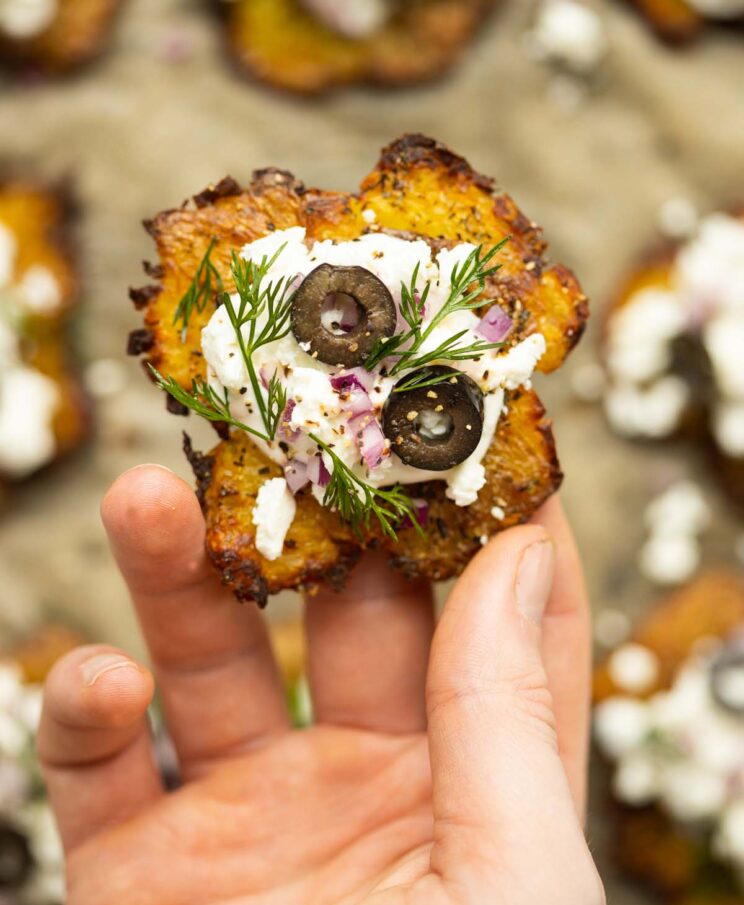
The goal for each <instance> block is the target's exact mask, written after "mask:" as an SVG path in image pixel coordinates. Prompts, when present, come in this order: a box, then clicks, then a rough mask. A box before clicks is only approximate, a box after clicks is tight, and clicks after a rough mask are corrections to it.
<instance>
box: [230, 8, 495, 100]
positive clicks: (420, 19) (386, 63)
mask: <svg viewBox="0 0 744 905" xmlns="http://www.w3.org/2000/svg"><path fill="white" fill-rule="evenodd" d="M499 2H500V0H406V2H405V3H404V4H403V6H402V9H401V10H400V11H399V12H398V13H396V15H395V16H394V18H393V19H392V20H391V21H390V23H388V25H386V26H385V27H384V28H383V29H382V30H381V31H380V32H379V33H377V34H375V35H373V36H372V37H370V38H368V39H366V40H351V39H349V38H346V37H344V36H342V35H339V34H337V33H336V32H334V31H332V30H331V29H329V28H327V27H326V26H325V25H324V24H323V23H321V22H319V21H317V20H316V19H315V18H314V17H313V16H311V15H309V14H308V13H307V12H306V11H305V10H304V9H303V8H302V6H301V4H300V2H299V0H237V2H231V3H225V2H224V0H216V2H215V6H216V8H217V10H218V13H219V14H220V16H221V18H222V19H223V20H224V23H225V34H226V43H227V48H228V52H229V53H230V55H231V56H232V58H233V60H234V61H235V63H236V64H237V66H238V67H239V68H240V69H241V70H243V71H245V72H247V73H249V74H250V75H252V76H254V77H256V78H259V79H261V80H262V81H265V82H267V83H268V84H270V85H272V86H273V87H275V88H279V89H282V90H285V91H292V92H296V93H299V94H306V95H314V94H320V93H322V92H324V91H327V90H329V89H332V88H337V87H340V86H343V85H349V84H353V83H359V82H365V83H369V84H374V85H387V86H395V85H406V84H411V83H414V82H421V81H425V80H427V79H432V78H435V77H436V76H439V75H441V74H442V73H444V72H445V71H446V70H447V69H449V68H450V67H451V66H452V65H454V63H455V62H456V61H457V59H458V58H459V56H460V55H461V54H462V52H463V50H464V48H465V47H466V45H467V44H468V43H470V41H472V39H473V38H474V36H475V34H476V32H477V30H478V28H479V26H481V25H482V24H483V23H484V22H485V20H486V19H487V17H488V15H489V13H490V12H491V11H492V10H493V8H494V7H496V6H497V5H498V3H499Z"/></svg>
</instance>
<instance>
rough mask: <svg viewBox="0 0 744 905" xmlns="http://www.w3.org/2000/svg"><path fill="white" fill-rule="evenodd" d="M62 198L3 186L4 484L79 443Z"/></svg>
mask: <svg viewBox="0 0 744 905" xmlns="http://www.w3.org/2000/svg"><path fill="white" fill-rule="evenodd" d="M70 221H71V206H70V203H69V200H68V199H67V198H66V196H65V193H64V192H62V191H58V190H55V189H50V188H48V187H45V186H42V185H38V184H34V183H32V182H29V181H25V180H15V181H13V180H11V181H7V182H4V183H2V182H0V483H2V482H3V481H6V482H8V481H18V480H22V479H24V478H27V477H29V476H30V475H32V474H33V473H34V472H35V471H38V470H39V469H40V468H42V467H44V466H46V465H48V464H50V463H51V462H53V461H54V460H55V459H57V458H59V457H60V456H63V455H64V454H65V453H67V452H69V451H70V450H72V449H73V448H74V447H76V446H77V445H78V444H80V443H81V441H82V440H83V438H84V437H85V435H86V433H87V430H88V411H87V403H86V400H85V396H84V393H83V390H82V387H81V384H80V381H79V379H78V375H77V371H76V368H75V367H74V364H73V361H72V356H71V353H70V351H69V348H68V345H69V322H70V318H71V316H72V314H73V312H74V309H75V307H76V305H77V302H78V298H79V292H80V287H79V283H78V277H77V273H76V269H75V265H74V260H73V254H72V249H71V247H70V242H71V235H70V230H71V222H70Z"/></svg>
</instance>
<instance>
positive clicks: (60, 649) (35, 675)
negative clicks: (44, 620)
mask: <svg viewBox="0 0 744 905" xmlns="http://www.w3.org/2000/svg"><path fill="white" fill-rule="evenodd" d="M83 643H84V641H83V638H82V636H81V635H79V634H78V633H77V632H75V631H73V630H72V629H70V628H68V627H67V626H64V625H53V624H52V625H47V626H44V627H43V628H41V629H40V630H39V631H37V632H36V633H35V634H33V635H32V636H31V637H30V638H27V639H26V640H25V641H23V642H22V643H21V644H19V645H18V646H17V647H15V648H13V649H12V650H11V651H10V652H9V654H8V657H9V659H10V660H12V662H13V663H15V664H16V666H17V667H18V668H19V669H20V670H21V673H22V675H23V680H24V682H27V683H28V684H34V683H38V682H43V681H44V679H46V677H47V675H48V674H49V672H50V670H51V668H52V667H53V666H54V664H55V663H56V662H57V660H59V659H60V658H61V657H63V656H64V655H65V654H67V653H69V652H70V651H71V650H73V649H74V648H76V647H77V646H78V645H79V644H83Z"/></svg>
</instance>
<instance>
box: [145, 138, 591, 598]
mask: <svg viewBox="0 0 744 905" xmlns="http://www.w3.org/2000/svg"><path fill="white" fill-rule="evenodd" d="M370 211H372V212H374V215H375V224H376V228H378V229H382V230H391V231H394V232H395V233H398V234H400V233H403V234H406V235H410V234H415V235H416V236H421V237H424V238H427V239H429V240H430V241H432V242H435V243H443V244H445V245H446V244H448V243H449V244H454V243H456V242H472V243H474V244H481V243H482V244H483V245H484V247H493V246H495V245H497V244H498V243H499V242H500V241H501V240H502V239H503V238H504V237H506V236H509V237H511V238H510V241H509V243H508V244H507V245H506V246H505V248H504V249H503V251H502V252H501V253H500V256H499V263H501V264H502V265H503V266H502V269H501V270H499V271H498V272H497V273H496V274H495V275H494V276H492V277H491V278H490V284H489V286H488V297H489V304H491V303H492V302H493V301H494V300H496V301H498V303H499V305H500V306H501V307H503V308H504V309H505V310H506V311H507V312H509V314H510V315H511V317H512V318H513V322H514V324H515V329H514V333H513V336H510V339H509V343H517V342H518V341H520V340H521V339H524V338H525V337H526V336H529V335H530V334H532V333H535V332H537V331H539V332H541V333H542V334H543V335H544V337H545V339H546V342H547V350H546V352H545V355H544V356H543V358H542V359H541V360H540V362H539V364H538V369H539V370H542V371H544V372H548V371H552V370H554V369H555V368H557V367H558V366H559V365H560V364H561V363H562V361H563V360H564V358H565V357H566V355H567V354H568V353H569V352H570V350H571V349H572V348H573V346H574V345H575V343H576V342H577V341H578V339H579V337H580V336H581V333H582V331H583V329H584V323H585V320H586V317H587V300H586V297H585V296H584V295H583V293H582V291H581V288H580V287H579V284H578V283H577V281H576V279H575V277H574V276H573V274H572V273H571V272H570V271H569V270H568V269H566V268H565V267H563V266H561V265H556V266H548V265H547V264H546V263H545V261H544V258H543V253H544V251H545V243H544V241H543V240H542V237H541V234H540V231H539V229H538V227H537V226H536V224H534V223H533V222H531V221H529V220H527V219H526V218H525V217H524V215H523V214H522V213H521V212H520V211H519V209H518V208H517V207H516V205H515V204H514V202H513V201H512V200H511V198H509V197H508V196H507V195H503V194H497V193H496V192H495V191H494V187H493V183H492V182H491V180H489V179H486V178H485V177H483V176H480V175H479V174H478V173H476V172H475V171H474V170H473V169H472V168H471V167H470V166H469V164H468V163H467V162H466V161H465V160H463V159H462V158H461V157H458V156H457V155H456V154H453V153H452V152H451V151H450V150H449V149H447V148H445V147H444V146H442V145H440V144H438V143H437V142H435V141H433V140H431V139H429V138H426V137H424V136H421V135H409V136H405V137H404V138H402V139H400V140H398V141H396V142H394V143H393V144H392V145H390V146H389V147H388V148H386V149H385V150H384V151H383V153H382V157H381V159H380V162H379V163H378V165H377V167H376V168H375V170H374V171H373V172H372V173H371V174H370V175H369V176H368V177H367V178H366V179H365V180H364V182H363V183H362V187H361V191H360V193H359V194H355V195H350V194H345V193H340V192H328V191H321V190H316V189H308V188H306V187H305V186H304V185H302V183H300V182H298V181H297V180H296V179H295V178H294V177H293V176H292V175H291V174H289V173H286V172H283V171H279V170H274V169H269V170H262V171H259V172H257V173H256V174H255V175H254V179H253V181H252V182H251V184H250V185H249V186H248V187H247V188H245V189H244V188H241V187H240V186H239V185H238V184H237V183H236V182H235V181H234V180H232V179H225V180H223V181H222V182H221V183H219V184H218V185H216V186H212V187H210V188H209V189H207V190H206V191H205V192H202V193H201V194H200V195H197V196H196V197H195V199H194V204H193V206H185V207H183V208H180V209H178V210H172V211H166V212H164V213H162V214H160V215H158V216H157V217H156V218H155V219H154V220H152V221H150V222H149V223H148V224H147V229H148V230H149V232H150V233H151V235H152V236H153V238H154V239H155V243H156V246H157V250H158V255H159V263H158V264H157V265H154V266H153V265H146V269H147V272H148V273H149V274H150V275H151V276H153V277H154V278H156V279H157V280H158V282H157V283H155V284H153V285H150V286H146V287H144V288H142V289H137V290H133V291H132V292H131V297H132V299H133V301H134V303H135V305H136V306H137V307H138V308H140V309H141V310H142V311H143V315H144V324H145V326H144V327H143V328H140V329H137V330H135V331H134V332H133V333H132V334H131V336H130V345H129V349H130V352H131V353H132V354H142V353H144V354H146V360H147V362H148V363H149V364H151V365H152V366H154V367H155V368H157V369H158V371H159V372H160V373H161V374H165V375H168V376H169V377H172V378H174V379H175V380H176V381H177V382H178V383H179V384H180V385H181V386H182V387H183V388H184V389H187V390H188V389H189V388H190V387H191V385H192V381H193V380H194V379H202V378H204V377H205V364H204V359H203V356H202V353H201V349H200V332H201V329H202V327H204V326H205V325H206V323H207V322H208V320H209V319H210V317H211V315H212V313H213V312H214V307H210V306H209V305H207V306H206V307H205V308H204V310H202V311H197V310H194V311H193V313H192V317H191V319H190V321H189V324H188V329H187V330H186V331H185V333H184V334H182V330H181V326H180V325H178V324H175V323H174V312H175V310H176V308H177V306H178V304H179V300H180V299H181V297H182V296H183V295H184V293H185V292H186V290H187V288H188V286H189V284H190V282H191V280H192V279H193V276H194V273H195V271H196V269H197V267H198V265H199V262H200V261H201V260H202V258H203V257H204V255H205V252H206V251H207V249H208V247H209V246H210V244H211V245H212V254H211V261H212V262H213V264H214V265H215V267H216V268H217V270H218V271H219V272H220V274H221V276H222V279H223V280H224V282H225V286H226V288H228V289H229V288H231V286H232V283H231V277H230V276H229V255H230V252H231V250H234V249H237V248H240V247H242V246H243V245H245V244H246V243H248V242H251V241H253V240H255V239H257V238H259V237H261V236H263V235H266V234H267V233H269V232H271V231H273V230H275V229H285V228H287V227H290V226H296V225H300V226H303V227H305V228H306V230H307V238H308V240H310V241H312V240H318V239H324V238H332V239H335V240H337V241H340V240H342V239H351V238H356V237H358V236H360V235H362V234H364V233H365V232H367V231H369V228H370V227H369V213H368V212H370ZM363 212H367V215H366V218H365V216H363ZM182 340H183V341H182ZM168 398H169V403H170V404H169V408H171V410H172V411H178V406H177V405H176V406H174V405H173V404H172V401H171V400H170V397H168ZM507 403H508V405H507V413H506V414H505V416H504V417H503V418H502V420H501V421H500V423H499V427H498V429H497V431H496V435H495V439H494V441H493V443H492V445H491V448H490V449H489V450H488V452H487V454H486V459H485V460H484V464H485V465H486V471H487V475H488V482H487V485H486V486H485V487H484V488H483V489H482V490H481V492H480V494H479V496H478V499H477V501H476V503H474V504H473V505H471V506H468V507H458V506H456V505H455V504H454V503H453V502H452V501H451V500H449V499H446V498H445V496H444V491H443V486H442V483H441V482H427V483H421V484H414V485H410V486H409V488H408V489H409V490H410V491H411V493H412V495H415V496H417V497H421V498H423V499H425V500H426V501H427V503H428V512H429V515H428V523H427V527H426V536H425V537H424V538H422V537H421V536H420V535H419V534H418V533H417V532H416V531H415V530H414V529H413V528H412V527H408V528H406V527H401V528H400V530H399V533H398V540H397V541H393V540H391V539H390V538H389V537H387V536H384V535H383V534H382V532H380V531H379V530H378V529H376V528H373V527H370V528H369V529H368V530H366V531H365V532H364V534H363V536H361V537H359V536H357V535H356V534H355V533H354V531H352V529H351V527H350V526H349V525H347V524H345V523H344V522H342V521H341V519H340V518H339V517H338V515H336V514H335V513H334V512H332V511H329V510H328V509H326V508H324V507H322V506H321V505H319V503H318V502H317V501H316V500H315V498H314V497H313V496H312V495H311V494H309V493H308V492H307V491H301V492H300V493H298V495H297V497H296V502H297V514H296V516H295V519H294V522H293V524H292V525H291V527H290V529H289V533H288V535H287V538H286V543H285V547H284V552H283V553H282V555H281V556H280V557H279V558H278V559H277V560H274V561H268V560H266V559H265V558H264V557H263V556H261V554H259V553H258V552H257V550H256V547H255V534H256V529H255V527H254V526H253V524H252V512H253V505H254V501H255V497H256V494H257V493H258V489H259V487H260V486H261V484H262V483H263V482H264V481H266V480H267V478H270V477H274V476H278V475H280V474H281V469H280V468H279V466H277V465H276V464H275V463H273V462H270V461H269V460H268V459H266V458H265V457H264V456H263V455H262V454H261V453H260V452H259V450H258V449H257V448H256V447H255V446H254V445H253V443H252V442H251V441H250V440H249V439H248V437H247V436H245V435H244V434H242V433H240V432H237V433H234V434H233V435H232V436H230V437H229V438H227V439H223V442H221V443H220V444H219V445H218V446H217V447H216V448H215V449H213V450H212V451H211V452H210V453H209V454H207V455H201V454H199V453H196V452H194V451H193V450H191V448H190V444H188V441H187V452H188V455H189V457H190V459H191V462H192V464H193V466H194V470H195V473H196V476H197V481H198V489H199V497H200V500H201V502H202V507H203V510H204V513H205V517H206V521H207V546H208V549H209V553H210V555H211V557H212V559H213V560H214V562H215V564H216V566H217V568H218V570H219V572H220V574H221V576H222V579H223V581H224V582H225V583H226V584H227V585H228V586H230V587H231V588H233V589H234V591H235V592H236V594H237V596H238V597H239V598H240V599H249V598H250V599H254V600H256V601H258V602H259V603H261V604H263V603H265V602H266V600H267V596H268V595H269V594H271V593H275V592H277V591H280V590H282V589H285V588H296V587H301V586H308V585H312V584H313V583H316V582H319V581H321V580H325V581H328V582H330V583H331V584H333V585H335V586H340V585H341V584H343V581H344V579H345V577H346V575H347V573H348V571H349V569H350V568H351V567H352V565H353V564H354V562H355V560H356V559H357V557H358V556H359V553H360V551H361V550H362V549H363V548H364V547H365V546H369V545H376V546H381V547H383V548H384V549H386V550H387V551H388V552H389V554H390V560H391V563H392V565H393V566H395V567H396V568H398V569H401V570H402V571H403V572H404V573H405V574H407V575H409V576H411V577H415V576H425V577H427V578H431V579H436V580H440V579H446V578H449V577H452V576H453V575H456V574H458V573H459V572H460V571H461V570H462V569H463V568H464V566H465V565H466V563H467V562H468V560H469V559H470V558H471V557H472V556H473V554H474V553H475V552H476V551H477V550H478V549H479V548H480V545H481V541H482V538H483V537H485V536H488V535H490V534H492V533H494V532H495V531H497V530H499V529H500V528H503V527H507V526H509V525H513V524H517V523H518V522H523V521H525V520H526V519H528V518H529V517H530V516H531V515H532V514H533V513H534V511H535V510H536V509H537V508H538V507H539V506H540V505H541V504H542V503H543V502H544V501H545V500H546V499H547V498H548V497H549V496H550V495H551V494H552V493H554V492H555V490H556V489H557V488H558V486H559V484H560V481H561V472H560V469H559V466H558V462H557V458H556V453H555V446H554V441H553V435H552V431H551V426H550V421H549V420H548V419H547V418H546V417H545V413H544V410H543V407H542V405H541V403H540V401H539V399H538V398H537V396H536V395H535V393H534V392H533V391H531V390H521V391H515V392H512V393H511V394H510V395H509V396H508V397H507ZM181 413H185V412H181Z"/></svg>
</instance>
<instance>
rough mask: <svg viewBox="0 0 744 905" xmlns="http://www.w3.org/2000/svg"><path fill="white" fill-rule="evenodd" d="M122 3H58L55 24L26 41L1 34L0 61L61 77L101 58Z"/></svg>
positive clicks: (114, 0)
mask: <svg viewBox="0 0 744 905" xmlns="http://www.w3.org/2000/svg"><path fill="white" fill-rule="evenodd" d="M121 2H122V0H59V10H58V12H57V15H56V16H55V18H54V21H53V22H52V24H51V25H50V26H49V27H48V28H46V29H45V30H44V31H43V32H41V33H40V34H38V35H34V36H33V37H31V38H28V39H26V40H20V39H13V38H11V37H9V36H8V35H3V33H2V31H0V61H2V62H3V63H6V64H9V65H20V66H32V67H33V68H34V69H37V70H41V71H42V72H48V73H62V72H67V71H68V70H71V69H74V68H75V67H77V66H80V65H82V64H83V63H87V62H88V61H89V60H91V59H93V58H94V57H96V56H98V55H99V53H101V51H102V50H103V48H104V47H105V45H106V40H107V38H108V35H109V33H110V30H111V25H112V23H113V19H114V16H115V14H116V12H117V10H118V9H119V6H120V5H121Z"/></svg>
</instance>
